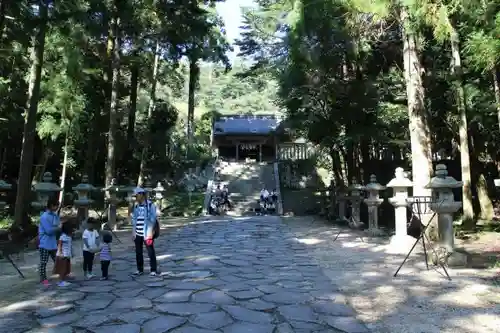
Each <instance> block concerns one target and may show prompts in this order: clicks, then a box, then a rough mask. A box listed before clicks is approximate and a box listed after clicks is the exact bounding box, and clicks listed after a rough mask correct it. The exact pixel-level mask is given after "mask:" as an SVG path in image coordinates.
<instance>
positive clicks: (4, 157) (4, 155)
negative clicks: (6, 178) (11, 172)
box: [0, 148, 7, 179]
mask: <svg viewBox="0 0 500 333" xmlns="http://www.w3.org/2000/svg"><path fill="white" fill-rule="evenodd" d="M6 165H7V148H3V149H2V162H1V163H0V179H3V171H4V170H5V166H6Z"/></svg>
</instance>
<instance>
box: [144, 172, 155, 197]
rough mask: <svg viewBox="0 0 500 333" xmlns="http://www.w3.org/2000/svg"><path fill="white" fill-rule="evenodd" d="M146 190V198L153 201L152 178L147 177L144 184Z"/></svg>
mask: <svg viewBox="0 0 500 333" xmlns="http://www.w3.org/2000/svg"><path fill="white" fill-rule="evenodd" d="M144 190H145V191H146V198H147V199H149V200H152V199H153V190H154V189H153V183H152V182H151V178H149V177H147V178H146V181H145V182H144Z"/></svg>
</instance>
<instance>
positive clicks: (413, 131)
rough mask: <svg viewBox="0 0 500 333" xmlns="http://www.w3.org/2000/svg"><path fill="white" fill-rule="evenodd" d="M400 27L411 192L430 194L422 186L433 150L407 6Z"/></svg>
mask: <svg viewBox="0 0 500 333" xmlns="http://www.w3.org/2000/svg"><path fill="white" fill-rule="evenodd" d="M400 16H401V22H402V26H403V27H402V28H403V58H404V76H405V83H406V95H407V98H408V119H409V122H410V124H409V126H410V142H411V159H412V176H413V195H415V196H430V195H431V191H430V190H429V189H426V188H425V185H427V184H428V183H429V181H430V178H431V172H432V158H431V157H432V151H431V139H430V130H429V125H428V120H427V114H426V111H425V106H424V87H423V82H422V73H423V66H422V63H421V60H420V57H419V53H418V52H419V50H418V45H417V39H416V36H415V34H414V32H413V31H411V28H409V26H410V24H411V22H410V16H409V13H408V10H407V8H405V7H404V6H402V7H401V13H400Z"/></svg>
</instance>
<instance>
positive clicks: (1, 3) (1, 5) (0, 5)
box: [0, 0, 8, 45]
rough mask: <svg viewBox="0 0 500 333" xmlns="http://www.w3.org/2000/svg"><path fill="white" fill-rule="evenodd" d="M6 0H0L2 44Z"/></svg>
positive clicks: (1, 39) (0, 41)
mask: <svg viewBox="0 0 500 333" xmlns="http://www.w3.org/2000/svg"><path fill="white" fill-rule="evenodd" d="M7 1H8V0H0V45H2V44H3V31H4V29H5V15H6V14H7Z"/></svg>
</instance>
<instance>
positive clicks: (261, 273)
mask: <svg viewBox="0 0 500 333" xmlns="http://www.w3.org/2000/svg"><path fill="white" fill-rule="evenodd" d="M292 236H293V235H292V234H291V233H290V229H289V228H288V227H287V226H286V225H284V224H283V223H281V220H280V219H279V218H278V217H252V218H247V219H244V218H241V219H232V220H226V221H220V220H219V221H207V222H206V223H197V224H191V225H187V226H185V227H183V228H181V229H179V230H177V231H176V232H174V233H172V234H169V235H164V236H162V237H160V238H159V239H158V241H157V247H156V248H157V257H158V260H159V265H160V269H161V271H162V274H161V276H159V277H149V276H141V277H138V278H133V277H131V276H130V272H131V271H132V270H133V269H134V266H135V264H134V262H135V256H134V253H133V252H132V250H130V253H123V254H118V255H117V256H116V258H114V261H113V263H112V267H111V274H112V276H111V280H109V281H97V280H92V281H75V283H74V284H73V285H72V286H71V287H69V288H67V289H64V290H61V289H57V288H54V289H51V290H46V291H40V292H39V293H38V294H37V295H34V297H33V300H26V301H25V302H21V303H18V304H13V305H11V306H10V307H6V308H4V309H2V310H0V333H4V332H6V333H7V332H8V333H18V332H19V333H21V332H23V333H24V332H30V333H43V332H47V333H48V332H51V333H69V332H93V333H115V332H120V333H140V332H147V333H164V332H173V333H182V332H186V333H215V332H219V333H251V332H255V333H288V332H297V333H310V332H312V333H326V332H346V333H362V332H369V330H368V329H367V327H366V326H365V325H364V324H363V323H362V322H360V321H359V320H358V319H357V318H356V313H355V311H354V310H353V309H352V308H351V307H350V306H349V305H348V304H346V300H345V297H343V295H342V294H340V293H339V291H338V288H337V287H336V286H335V285H333V284H332V282H331V280H330V279H329V278H328V277H326V276H325V275H324V274H323V272H322V270H321V268H320V267H318V266H317V265H316V264H315V263H314V262H313V261H312V259H311V258H310V256H309V254H308V252H307V249H306V245H304V244H301V243H298V242H296V241H294V238H293V237H292ZM97 268H98V267H97Z"/></svg>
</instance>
